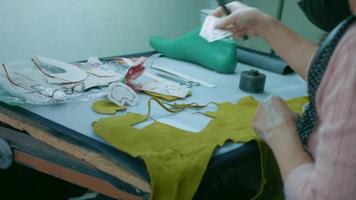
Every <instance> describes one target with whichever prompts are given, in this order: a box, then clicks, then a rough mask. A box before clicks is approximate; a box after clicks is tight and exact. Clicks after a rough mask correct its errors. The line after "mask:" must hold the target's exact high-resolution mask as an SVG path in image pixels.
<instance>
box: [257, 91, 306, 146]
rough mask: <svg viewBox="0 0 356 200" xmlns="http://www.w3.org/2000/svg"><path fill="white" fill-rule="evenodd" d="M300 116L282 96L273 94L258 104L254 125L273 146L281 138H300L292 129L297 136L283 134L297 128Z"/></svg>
mask: <svg viewBox="0 0 356 200" xmlns="http://www.w3.org/2000/svg"><path fill="white" fill-rule="evenodd" d="M298 117H299V115H298V114H297V113H295V112H294V111H292V110H291V109H290V108H289V107H288V106H287V105H286V103H285V102H284V101H283V100H282V99H281V98H279V97H275V96H271V97H269V98H267V99H266V100H265V101H262V102H261V103H260V104H259V105H258V108H257V112H256V116H255V119H254V122H253V127H254V129H255V132H256V133H257V134H259V135H260V136H261V137H262V138H263V139H264V140H265V141H266V142H267V144H269V145H270V146H271V147H272V148H273V146H275V143H277V142H280V139H281V138H294V139H295V140H299V138H298V135H296V132H295V131H292V132H293V134H295V136H292V137H290V135H289V136H287V137H285V135H283V134H287V133H292V132H290V131H289V130H291V129H293V130H295V129H296V122H297V119H298ZM288 129H289V130H288Z"/></svg>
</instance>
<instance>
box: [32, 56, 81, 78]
mask: <svg viewBox="0 0 356 200" xmlns="http://www.w3.org/2000/svg"><path fill="white" fill-rule="evenodd" d="M32 61H33V62H34V64H35V65H36V66H37V67H38V68H39V70H40V71H41V72H42V73H43V74H45V75H46V76H47V80H48V82H49V83H56V84H63V83H77V82H81V81H84V80H85V79H86V78H87V77H88V75H87V73H86V72H85V71H84V70H82V69H80V68H79V67H77V66H75V65H72V64H69V63H65V62H62V61H59V60H54V59H51V58H46V57H42V56H37V57H35V58H33V59H32ZM48 68H58V69H61V70H62V72H63V73H60V72H59V73H53V72H49V71H47V70H46V69H48Z"/></svg>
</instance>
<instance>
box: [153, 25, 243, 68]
mask: <svg viewBox="0 0 356 200" xmlns="http://www.w3.org/2000/svg"><path fill="white" fill-rule="evenodd" d="M199 32H200V28H197V29H195V30H194V31H192V32H189V33H186V34H184V35H182V36H180V37H178V38H176V39H167V38H163V37H157V36H155V37H152V38H151V39H150V45H151V47H152V48H153V49H155V50H156V51H158V52H159V53H161V54H163V55H164V56H167V57H169V58H174V59H179V60H184V61H189V62H193V63H197V64H199V65H202V66H204V67H206V68H209V69H211V70H214V71H216V72H219V73H225V74H232V73H234V72H235V68H236V64H237V54H236V42H235V41H233V40H230V39H223V40H218V41H215V42H212V43H209V42H207V41H206V40H205V39H204V38H202V37H200V36H199Z"/></svg>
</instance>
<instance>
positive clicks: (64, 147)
mask: <svg viewBox="0 0 356 200" xmlns="http://www.w3.org/2000/svg"><path fill="white" fill-rule="evenodd" d="M0 121H1V122H2V123H5V124H7V125H9V126H11V127H13V128H15V129H17V130H20V131H25V132H27V133H29V134H30V135H31V136H32V137H34V138H36V139H37V140H39V141H41V142H44V143H46V144H48V145H50V146H52V147H54V148H56V149H58V150H60V151H63V152H65V153H67V154H69V155H71V156H73V157H75V158H77V159H80V160H83V161H85V162H87V163H89V164H91V165H93V166H94V167H95V168H97V169H99V170H102V171H103V172H106V173H107V174H110V175H112V176H114V177H116V178H118V179H120V180H122V181H124V182H126V183H128V184H131V185H133V186H134V187H137V188H138V189H140V190H142V191H144V192H147V193H151V192H152V189H151V186H150V184H149V183H148V182H147V181H144V180H142V179H141V178H139V177H137V176H136V175H134V174H132V173H130V172H129V171H127V170H125V169H123V168H122V167H120V166H119V165H117V163H115V162H114V161H112V160H111V159H110V158H107V157H105V156H103V155H102V154H100V153H99V152H96V151H94V150H91V149H90V148H83V147H79V146H77V145H74V144H72V143H70V142H68V141H65V140H63V139H60V138H57V137H54V136H53V135H51V134H49V133H48V132H47V130H46V128H45V127H41V126H39V125H37V124H36V123H35V122H33V121H31V120H30V119H28V118H27V117H26V116H21V115H19V114H17V113H15V112H12V111H11V110H9V109H7V108H4V107H3V106H0Z"/></svg>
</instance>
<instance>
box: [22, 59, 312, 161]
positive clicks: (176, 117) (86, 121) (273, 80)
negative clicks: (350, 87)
mask: <svg viewBox="0 0 356 200" xmlns="http://www.w3.org/2000/svg"><path fill="white" fill-rule="evenodd" d="M154 64H155V65H158V66H164V67H167V68H170V69H174V70H176V71H179V72H182V73H185V74H188V75H191V76H193V77H195V78H197V79H200V80H204V81H206V82H209V83H212V84H214V85H216V88H208V87H204V86H197V87H193V88H192V93H193V95H192V96H191V97H189V98H187V99H184V100H179V101H178V102H197V103H199V104H206V103H208V102H216V103H222V102H232V103H236V102H237V101H238V100H239V99H240V98H242V97H245V96H253V97H255V98H256V99H259V100H261V99H264V98H267V97H268V96H270V95H277V96H280V97H282V98H284V99H290V98H294V97H301V96H305V95H306V84H305V81H303V80H302V79H301V78H300V77H299V76H298V75H297V74H295V73H292V74H287V75H280V74H275V73H271V72H268V71H264V70H260V72H262V73H264V74H266V75H267V80H266V86H265V92H264V93H262V94H250V93H246V92H243V91H241V90H240V89H239V87H238V85H239V80H240V73H241V72H242V71H245V70H250V69H255V68H253V67H250V66H247V65H244V64H240V63H239V64H237V67H236V71H235V74H219V73H216V72H213V71H211V70H208V69H206V68H203V67H201V66H199V65H196V64H192V63H188V62H183V61H177V60H173V59H169V58H165V57H161V58H159V59H157V60H156V61H155V63H154ZM139 96H140V102H139V104H138V105H137V106H132V107H129V108H128V110H127V112H135V113H140V114H146V113H147V101H148V99H149V97H148V96H147V95H143V94H140V95H139ZM105 98H106V97H102V99H105ZM97 100H98V99H93V100H89V101H81V100H77V101H74V102H70V103H65V104H56V105H49V106H33V105H26V106H22V108H24V109H26V110H27V111H30V112H32V113H35V114H37V115H39V116H41V117H43V118H46V119H48V120H50V121H53V122H55V123H57V124H59V125H61V126H63V127H66V128H69V129H71V130H73V131H76V132H78V133H80V134H82V135H84V136H87V137H89V138H92V139H94V140H96V141H98V142H101V143H104V144H106V142H105V141H103V140H102V139H101V138H100V137H98V136H97V135H96V134H95V133H94V132H93V129H92V127H91V123H92V122H94V121H96V120H98V119H99V118H103V117H109V116H110V115H102V114H97V113H95V112H94V111H93V110H92V109H91V106H92V104H93V103H94V102H95V101H97ZM152 108H153V109H152V111H153V112H152V113H151V116H152V118H154V119H155V120H157V121H160V122H162V123H166V124H169V125H172V126H175V127H177V128H181V129H184V130H187V131H191V132H192V133H193V134H194V133H198V132H200V131H201V130H202V129H203V128H204V127H205V126H206V125H207V124H208V123H209V121H210V120H211V119H210V118H208V117H205V116H203V115H199V114H196V113H195V112H196V111H194V110H186V111H184V112H181V113H178V114H171V113H167V112H166V111H165V110H163V109H161V108H159V107H158V106H157V105H154V106H153V107H152ZM214 109H215V107H214V106H209V107H208V108H206V109H205V110H214ZM123 114H125V113H117V115H123ZM150 123H152V121H147V122H145V123H143V124H140V127H137V128H142V127H144V126H146V125H148V124H150ZM242 145H243V144H231V143H230V144H227V145H225V146H224V147H222V148H219V149H218V150H217V151H216V152H215V154H218V155H219V154H223V153H226V152H228V151H231V150H233V149H237V148H239V147H241V146H242Z"/></svg>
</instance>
